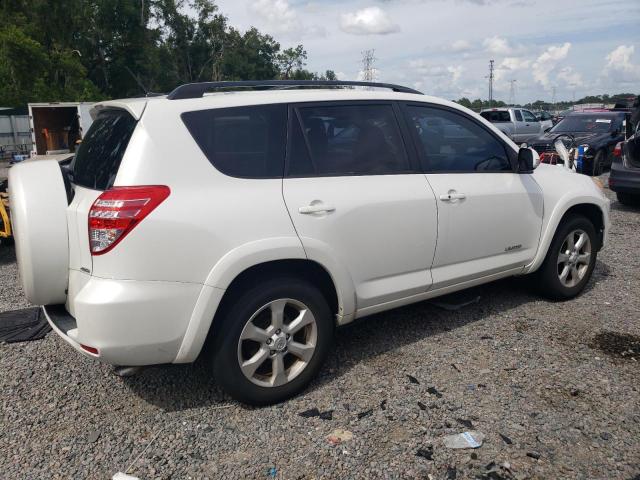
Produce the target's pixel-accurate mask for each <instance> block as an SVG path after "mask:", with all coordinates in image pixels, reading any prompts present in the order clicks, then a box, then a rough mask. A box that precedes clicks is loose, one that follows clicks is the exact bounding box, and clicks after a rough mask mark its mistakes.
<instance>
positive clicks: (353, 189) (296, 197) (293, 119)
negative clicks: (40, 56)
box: [9, 81, 609, 404]
mask: <svg viewBox="0 0 640 480" xmlns="http://www.w3.org/2000/svg"><path fill="white" fill-rule="evenodd" d="M362 83H363V82H276V81H273V82H248V83H247V82H240V83H233V82H231V83H229V82H226V83H203V84H190V85H184V86H182V87H178V88H177V89H176V90H174V91H173V92H172V93H171V94H169V95H168V96H164V97H158V98H143V99H129V100H114V101H106V102H102V103H98V104H96V105H95V107H94V108H93V113H92V114H93V116H94V118H95V120H94V123H93V125H92V127H91V129H90V130H89V132H88V133H87V134H86V136H85V139H84V141H83V142H82V144H81V146H80V148H79V149H78V151H77V154H76V155H75V157H74V159H73V161H72V162H71V163H70V164H69V165H62V166H60V165H59V164H58V163H56V162H54V161H46V160H45V161H42V160H38V161H30V162H29V161H27V162H25V163H23V164H20V165H17V166H15V167H13V168H12V169H11V171H10V175H9V188H10V194H11V208H12V216H13V222H14V228H15V236H16V247H17V258H18V263H19V267H20V275H21V279H22V283H23V287H24V291H25V294H26V296H27V298H28V299H29V300H30V301H31V302H32V303H35V304H38V305H44V311H45V313H46V315H47V317H48V319H49V322H50V323H51V326H52V327H53V328H54V330H55V331H56V332H57V333H58V334H59V335H60V336H61V337H62V338H63V339H64V340H65V341H66V342H67V343H69V344H70V345H72V346H73V347H74V348H75V349H76V350H78V351H79V352H81V353H83V354H84V355H87V356H89V357H93V358H96V359H98V360H101V361H103V362H107V363H110V364H114V365H120V366H139V365H151V364H161V363H185V362H193V361H194V360H195V359H196V358H197V357H198V356H199V355H206V360H207V361H209V362H210V363H211V364H212V366H213V372H214V375H215V376H216V378H217V381H218V382H219V384H220V385H221V386H222V387H224V388H225V389H226V390H227V391H228V392H229V394H231V395H232V396H233V397H235V398H236V399H238V400H240V401H242V402H247V403H252V404H268V403H273V402H278V401H281V400H283V399H285V398H287V397H290V396H291V395H294V394H296V393H297V392H299V391H301V390H302V389H303V388H304V387H305V385H306V384H307V383H308V382H309V381H310V380H311V379H312V378H313V376H314V375H315V374H316V373H317V372H318V370H319V368H320V367H321V365H322V363H323V361H324V359H325V357H326V356H327V352H328V350H329V348H330V345H331V340H332V337H333V334H334V330H335V327H336V326H340V325H344V324H346V323H349V322H351V321H353V320H354V319H356V318H360V317H365V316H367V315H371V314H373V313H376V312H381V311H384V310H388V309H391V308H395V307H398V306H401V305H406V304H409V303H413V302H419V301H422V300H425V299H428V298H432V297H436V296H438V295H443V294H446V293H450V292H453V291H455V290H460V289H463V288H467V287H470V286H472V285H477V284H480V283H484V282H489V281H492V280H496V279H498V278H502V277H508V276H513V275H524V274H531V273H535V275H536V276H537V280H536V281H537V285H538V286H539V287H540V289H541V290H542V291H543V292H544V293H545V294H546V295H547V296H550V297H552V298H555V299H567V298H571V297H574V296H575V295H577V294H579V293H580V292H581V291H582V289H583V288H584V286H585V284H586V283H587V282H588V280H589V278H590V276H591V272H592V270H593V267H594V264H595V261H596V254H597V252H598V250H599V249H601V248H602V246H603V245H604V244H605V242H606V238H607V230H608V225H609V201H608V200H607V199H606V198H605V196H604V194H603V192H602V190H601V185H599V184H597V183H594V181H592V179H591V178H590V177H586V176H584V175H576V174H574V173H572V172H570V171H568V170H567V169H564V168H562V167H557V166H551V165H540V166H539V167H538V163H539V160H538V158H537V154H536V153H535V152H533V151H532V150H530V149H527V148H522V149H520V150H519V149H518V147H516V145H515V144H514V143H513V142H511V140H509V139H508V138H507V137H506V136H505V135H504V134H502V133H501V132H500V131H499V130H498V129H496V128H495V127H494V126H493V125H492V124H491V123H489V122H487V121H486V120H484V119H483V118H482V117H480V116H479V115H476V114H474V113H473V112H471V111H469V110H467V109H466V108H463V107H461V106H459V105H456V104H454V103H451V102H447V101H444V100H440V99H437V98H433V97H428V96H424V95H421V94H419V92H415V91H413V90H410V89H407V88H404V87H399V86H394V85H386V84H384V85H383V84H367V85H368V86H370V87H371V86H378V87H385V88H387V89H388V90H381V89H377V90H374V89H373V88H368V89H360V90H359V89H355V88H353V86H354V85H361V84H362ZM345 85H346V86H348V87H350V88H341V87H342V86H345ZM247 86H249V87H257V88H255V89H254V90H250V89H247V88H244V89H241V90H242V91H238V88H237V87H247ZM299 86H303V87H306V88H292V87H299ZM327 86H329V87H331V88H326V87H327ZM227 87H236V88H235V91H230V90H229V89H228V88H227ZM285 87H286V88H285ZM309 87H315V88H309ZM212 90H213V93H207V94H206V95H205V92H210V91H212ZM536 167H538V168H537V169H536ZM205 346H207V347H208V348H206V349H205V348H203V347H205Z"/></svg>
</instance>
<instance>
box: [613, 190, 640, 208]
mask: <svg viewBox="0 0 640 480" xmlns="http://www.w3.org/2000/svg"><path fill="white" fill-rule="evenodd" d="M616 197H618V201H619V202H620V203H622V204H623V205H629V206H632V207H637V206H640V195H634V194H631V193H623V192H617V193H616Z"/></svg>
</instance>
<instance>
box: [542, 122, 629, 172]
mask: <svg viewBox="0 0 640 480" xmlns="http://www.w3.org/2000/svg"><path fill="white" fill-rule="evenodd" d="M628 115H629V114H628V113H626V112H611V111H606V112H589V113H572V114H570V115H567V116H566V117H564V118H563V119H562V120H561V121H560V122H559V123H558V124H557V125H555V126H554V127H553V128H551V129H550V130H548V131H546V132H545V133H543V134H542V135H540V136H539V137H537V138H534V139H532V140H531V145H530V146H531V147H533V148H534V149H535V150H536V151H537V152H538V153H539V154H540V155H542V154H543V153H548V152H555V147H554V146H553V144H554V140H555V139H556V138H558V136H559V135H570V136H571V137H573V142H574V143H575V145H578V146H581V147H583V148H581V149H580V151H581V152H583V156H582V158H581V159H580V160H578V171H580V172H582V173H586V174H587V175H600V174H601V173H602V171H603V170H604V168H605V167H608V166H609V165H611V162H612V159H613V150H614V148H615V146H616V144H617V143H618V142H621V141H623V140H624V133H625V132H624V128H623V126H624V120H625V118H626V117H627V116H628Z"/></svg>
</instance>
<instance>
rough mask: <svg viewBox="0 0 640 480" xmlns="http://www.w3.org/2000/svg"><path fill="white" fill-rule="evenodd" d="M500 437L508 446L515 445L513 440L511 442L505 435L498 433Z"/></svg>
mask: <svg viewBox="0 0 640 480" xmlns="http://www.w3.org/2000/svg"><path fill="white" fill-rule="evenodd" d="M498 435H500V438H501V439H502V440H503V441H504V443H506V444H507V445H511V444H512V443H513V440H511V439H510V438H509V437H507V436H506V435H503V434H501V433H498Z"/></svg>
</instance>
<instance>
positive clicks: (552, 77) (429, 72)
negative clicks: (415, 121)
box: [216, 0, 640, 103]
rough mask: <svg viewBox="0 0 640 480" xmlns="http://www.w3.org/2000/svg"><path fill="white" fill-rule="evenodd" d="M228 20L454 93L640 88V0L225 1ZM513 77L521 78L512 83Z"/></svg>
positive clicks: (342, 66)
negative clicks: (366, 54) (370, 55)
mask: <svg viewBox="0 0 640 480" xmlns="http://www.w3.org/2000/svg"><path fill="white" fill-rule="evenodd" d="M216 3H217V5H218V6H219V9H220V12H221V13H223V14H225V15H226V16H227V17H228V18H229V23H230V24H231V25H232V26H233V27H235V28H238V29H240V30H241V31H245V30H247V29H248V28H250V27H251V26H255V27H257V28H258V29H259V30H260V31H261V32H263V33H269V34H270V35H272V36H273V37H274V38H275V39H276V40H277V41H278V42H279V43H280V44H281V45H282V47H283V48H287V47H289V46H295V45H297V44H303V45H304V47H305V49H306V51H307V53H308V61H307V66H306V68H307V69H309V70H311V71H316V72H324V71H325V70H327V69H330V70H334V71H335V72H336V73H337V75H338V78H339V79H341V80H357V79H360V78H362V52H363V51H365V50H368V49H374V50H375V54H374V56H375V63H374V65H375V77H376V80H377V81H381V82H390V83H399V84H402V85H406V86H410V87H413V88H416V89H418V90H420V91H422V92H424V93H427V94H430V95H435V96H438V97H443V98H447V99H458V98H461V97H468V98H471V99H474V98H484V99H486V98H488V84H489V83H488V82H489V81H488V78H486V77H487V76H488V74H489V60H494V65H495V81H494V98H495V99H498V100H503V101H505V102H509V101H510V100H511V86H512V85H513V90H514V98H513V101H514V102H516V103H526V102H529V101H534V100H537V99H541V100H545V101H552V100H554V91H555V100H558V101H559V100H572V99H573V98H574V97H575V98H576V99H579V98H581V97H584V96H585V95H595V94H602V93H609V94H613V93H621V92H631V93H635V94H640V0H217V1H216ZM512 80H515V82H511V81H512Z"/></svg>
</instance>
